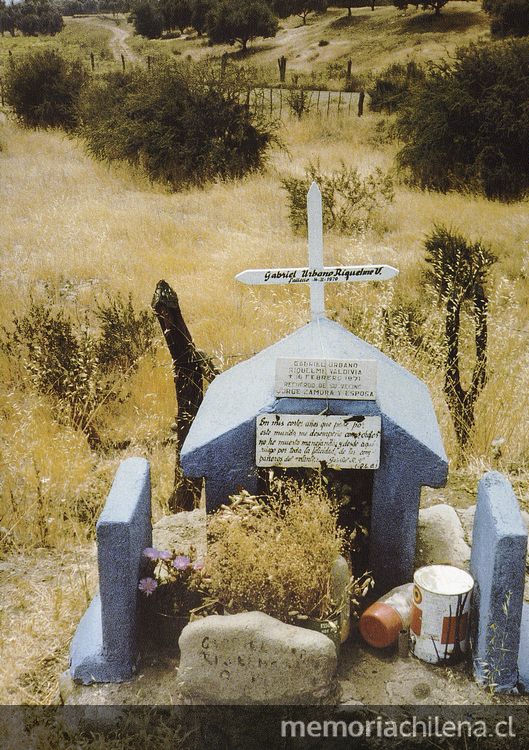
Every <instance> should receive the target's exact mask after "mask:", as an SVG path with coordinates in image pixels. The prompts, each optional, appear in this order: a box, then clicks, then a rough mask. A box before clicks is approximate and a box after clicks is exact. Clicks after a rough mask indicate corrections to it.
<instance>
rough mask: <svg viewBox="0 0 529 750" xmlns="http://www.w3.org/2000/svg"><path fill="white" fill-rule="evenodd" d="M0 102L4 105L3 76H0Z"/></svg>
mask: <svg viewBox="0 0 529 750" xmlns="http://www.w3.org/2000/svg"><path fill="white" fill-rule="evenodd" d="M0 102H1V104H2V107H3V106H4V105H5V100H4V80H3V78H0Z"/></svg>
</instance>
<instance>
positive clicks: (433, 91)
mask: <svg viewBox="0 0 529 750" xmlns="http://www.w3.org/2000/svg"><path fill="white" fill-rule="evenodd" d="M527 90H529V42H527V41H525V40H509V41H504V42H493V43H489V44H473V45H470V46H469V47H467V48H464V49H460V50H458V51H457V53H456V56H455V59H454V61H453V63H452V64H448V63H444V64H441V65H438V66H436V67H435V68H432V69H431V70H430V71H429V73H428V74H427V76H426V77H425V79H424V80H423V81H416V84H415V86H414V87H413V88H412V89H411V90H410V93H409V96H408V98H407V100H406V102H405V104H404V105H403V106H402V107H401V108H400V110H399V112H398V113H397V120H396V126H395V128H396V133H397V135H398V136H399V138H400V139H401V140H402V141H403V143H404V146H403V147H402V149H401V150H400V151H399V153H398V155H397V161H398V164H399V165H400V167H401V168H403V169H405V170H407V171H408V175H409V179H410V181H411V182H412V183H413V184H416V185H418V186H420V187H423V188H430V189H434V190H440V191H442V192H446V191H447V190H451V189H461V188H463V189H467V190H468V189H470V190H474V191H476V192H480V193H483V194H484V195H485V196H487V197H488V198H498V199H500V200H517V199H520V198H523V197H524V196H525V195H527V194H528V193H529V109H528V107H527V97H526V93H525V92H527Z"/></svg>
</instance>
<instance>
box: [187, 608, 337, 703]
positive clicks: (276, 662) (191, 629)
mask: <svg viewBox="0 0 529 750" xmlns="http://www.w3.org/2000/svg"><path fill="white" fill-rule="evenodd" d="M179 646H180V654H181V657H180V667H179V670H178V689H179V691H180V692H181V694H182V696H183V698H184V699H185V700H187V701H188V702H191V703H195V704H232V705H252V704H268V705H294V704H298V705H299V704H316V703H325V702H329V701H332V698H333V696H334V690H335V688H336V684H335V680H334V677H335V671H336V664H337V657H336V649H335V647H334V644H333V642H332V641H331V640H330V638H328V637H327V636H326V635H323V634H322V633H317V632H314V631H313V630H308V629H305V628H299V627H297V626H295V625H286V624H285V623H283V622H280V621H279V620H276V619H274V618H273V617H270V616H269V615H266V614H264V613H263V612H245V613H243V614H237V615H211V616H209V617H205V618H203V619H202V620H197V621H196V622H192V623H190V624H189V625H187V626H186V627H185V628H184V630H183V631H182V635H181V636H180V639H179Z"/></svg>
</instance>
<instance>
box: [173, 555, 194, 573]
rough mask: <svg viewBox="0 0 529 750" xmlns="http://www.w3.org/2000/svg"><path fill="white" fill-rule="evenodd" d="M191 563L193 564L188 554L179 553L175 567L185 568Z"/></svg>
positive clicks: (174, 561)
mask: <svg viewBox="0 0 529 750" xmlns="http://www.w3.org/2000/svg"><path fill="white" fill-rule="evenodd" d="M189 565H191V560H190V558H189V557H187V555H177V556H176V557H175V559H174V560H173V568H176V569H177V570H185V569H186V568H187V567H188V566H189Z"/></svg>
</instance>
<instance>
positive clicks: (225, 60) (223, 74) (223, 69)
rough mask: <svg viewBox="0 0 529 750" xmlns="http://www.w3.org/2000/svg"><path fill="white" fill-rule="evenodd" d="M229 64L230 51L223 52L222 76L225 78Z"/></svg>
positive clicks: (221, 59) (221, 62)
mask: <svg viewBox="0 0 529 750" xmlns="http://www.w3.org/2000/svg"><path fill="white" fill-rule="evenodd" d="M227 65H228V53H227V52H223V54H222V57H221V58H220V77H221V78H224V76H225V75H226V66H227Z"/></svg>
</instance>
